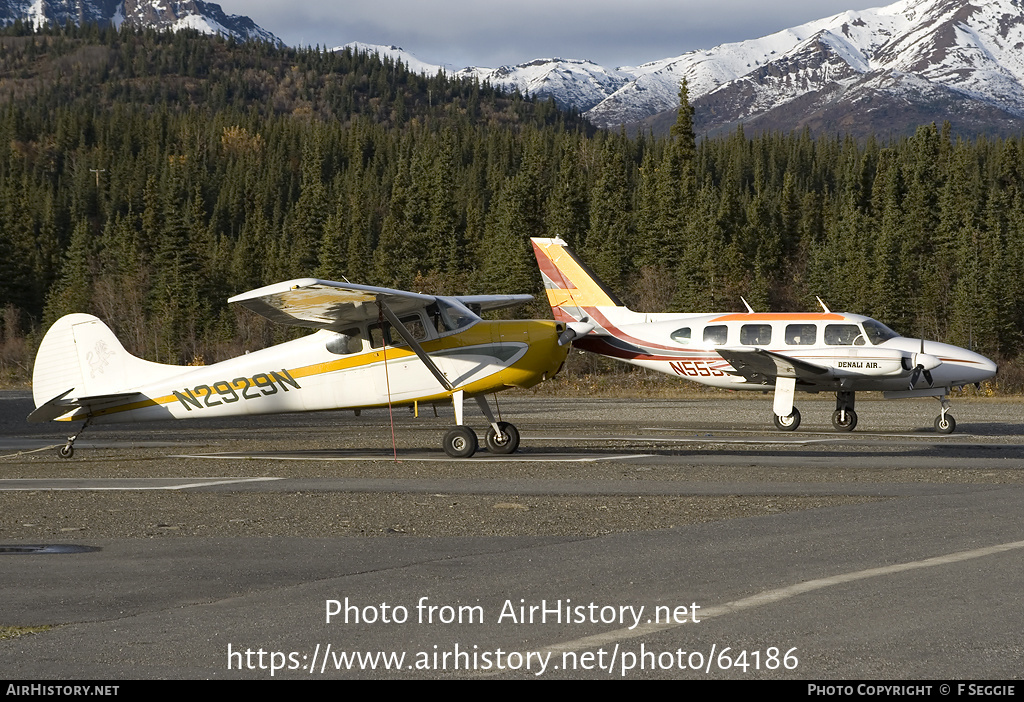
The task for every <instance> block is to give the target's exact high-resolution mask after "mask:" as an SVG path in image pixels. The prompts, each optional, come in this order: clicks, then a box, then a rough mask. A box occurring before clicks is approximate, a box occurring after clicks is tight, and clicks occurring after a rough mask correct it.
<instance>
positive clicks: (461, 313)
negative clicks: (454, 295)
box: [427, 298, 480, 333]
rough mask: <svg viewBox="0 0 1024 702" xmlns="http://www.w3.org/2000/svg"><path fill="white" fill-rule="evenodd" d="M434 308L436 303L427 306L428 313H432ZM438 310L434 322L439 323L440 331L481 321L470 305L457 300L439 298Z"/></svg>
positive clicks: (459, 327)
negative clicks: (470, 308)
mask: <svg viewBox="0 0 1024 702" xmlns="http://www.w3.org/2000/svg"><path fill="white" fill-rule="evenodd" d="M434 308H435V305H431V306H430V307H429V308H427V311H428V314H431V313H432V312H433V311H434ZM436 312H437V315H436V316H435V317H434V324H436V325H437V330H438V332H442V333H443V332H450V331H456V330H458V329H465V328H466V327H469V326H472V325H473V324H476V323H477V322H479V321H480V318H479V317H477V316H476V315H475V314H473V313H472V312H471V311H470V310H469V308H468V307H465V306H464V305H461V304H460V303H458V302H457V301H455V300H445V299H442V298H437V303H436ZM432 316H433V315H432Z"/></svg>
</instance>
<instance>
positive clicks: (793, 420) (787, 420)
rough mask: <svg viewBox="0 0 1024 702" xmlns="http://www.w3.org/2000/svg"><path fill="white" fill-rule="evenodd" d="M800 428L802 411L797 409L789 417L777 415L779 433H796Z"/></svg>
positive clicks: (776, 425)
mask: <svg viewBox="0 0 1024 702" xmlns="http://www.w3.org/2000/svg"><path fill="white" fill-rule="evenodd" d="M798 426H800V410H798V409H797V408H796V407H794V408H793V411H792V412H791V413H790V414H789V416H788V417H780V416H779V415H777V414H776V415H775V428H776V429H778V430H779V431H795V430H796V428H797V427H798Z"/></svg>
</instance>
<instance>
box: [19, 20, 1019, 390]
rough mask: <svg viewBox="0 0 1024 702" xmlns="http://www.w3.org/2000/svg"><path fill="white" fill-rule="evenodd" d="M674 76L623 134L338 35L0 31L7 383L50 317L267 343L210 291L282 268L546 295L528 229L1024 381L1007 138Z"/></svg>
mask: <svg viewBox="0 0 1024 702" xmlns="http://www.w3.org/2000/svg"><path fill="white" fill-rule="evenodd" d="M681 95H682V97H683V98H684V100H683V107H682V108H681V109H680V111H679V117H678V121H677V123H676V125H675V127H674V128H673V130H672V134H671V135H670V136H669V137H666V138H654V137H652V136H650V135H644V134H641V135H639V136H636V137H629V136H627V135H626V134H625V133H624V132H619V133H615V132H604V131H598V130H595V129H593V128H592V127H590V126H589V125H588V124H587V123H586V122H585V121H584V120H583V119H582V118H580V116H579V115H577V114H573V113H571V112H562V111H560V110H559V109H557V107H556V106H555V105H554V104H553V103H551V102H542V101H535V100H533V99H531V98H529V97H528V96H523V95H520V94H506V93H502V92H499V91H497V90H495V89H492V88H491V87H489V86H488V85H481V84H479V83H474V82H466V81H456V80H452V79H450V78H449V77H447V76H445V75H443V74H440V75H436V76H421V75H417V74H414V73H410V72H409V71H408V70H407V69H406V67H405V66H404V65H403V64H401V63H396V62H392V61H390V60H388V59H386V58H385V59H381V58H378V57H377V56H376V55H366V54H353V53H352V52H351V51H348V50H345V51H339V52H330V51H326V50H321V49H319V48H317V49H313V48H310V49H289V48H279V47H275V46H271V45H268V44H261V43H256V42H248V43H237V42H234V41H232V40H227V39H224V38H221V37H212V36H205V35H199V34H197V33H193V32H189V31H182V32H178V33H174V34H172V33H160V32H155V31H134V30H128V29H124V30H122V31H116V30H113V29H110V28H101V27H97V26H83V27H75V26H70V25H68V26H64V27H49V28H46V29H42V30H40V31H33V30H31V29H29V28H26V27H24V26H22V25H21V24H16V25H13V26H11V27H8V28H6V29H4V30H0V252H2V253H0V308H2V309H0V313H2V320H0V380H3V381H5V382H24V381H26V380H27V379H28V378H29V377H30V374H31V365H32V360H33V357H34V352H35V345H37V344H38V341H39V339H40V338H41V336H42V333H43V332H44V331H45V329H46V328H47V327H48V326H49V324H51V323H52V322H53V321H54V320H56V319H57V318H58V317H60V316H61V315H63V314H66V313H69V312H89V313H92V314H96V315H97V316H99V317H100V318H102V319H103V320H104V321H105V322H107V323H108V324H109V325H110V326H111V328H112V329H113V330H114V332H115V333H116V334H117V336H118V337H119V338H120V339H121V340H122V341H123V343H124V345H125V347H126V348H127V349H128V350H129V351H130V352H132V353H135V354H136V355H139V356H142V357H144V358H147V359H150V360H154V361H160V362H165V363H189V362H205V363H211V362H214V361H218V360H222V359H224V358H227V357H230V356H233V355H237V354H238V353H241V352H244V351H245V350H248V349H254V348H259V347H262V346H265V345H268V344H271V343H274V342H277V341H281V340H284V338H285V336H284V335H285V334H287V333H288V332H286V331H285V330H283V329H281V328H277V327H274V326H273V325H271V324H269V323H264V322H263V320H262V319H260V318H256V317H255V316H253V315H250V314H248V313H245V312H244V311H238V310H234V309H231V308H230V307H229V306H228V305H227V303H226V299H227V298H228V297H229V296H231V295H234V294H237V293H240V292H243V291H246V290H249V289H252V288H255V287H259V286H262V285H266V284H269V283H274V282H278V281H282V280H286V279H289V278H297V277H319V278H327V279H334V280H342V279H347V280H349V281H352V282H357V283H364V284H369V285H382V286H388V287H396V288H401V289H406V290H414V291H419V292H432V293H441V294H454V293H460V294H461V293H466V294H471V293H523V292H527V293H533V294H541V293H542V290H541V283H540V277H539V274H538V273H537V270H536V264H535V262H534V259H533V255H532V252H531V250H530V246H529V237H531V236H560V237H562V238H564V239H566V240H567V241H568V242H569V243H570V244H571V245H573V246H574V247H575V248H576V249H577V251H578V252H579V253H580V255H581V256H582V257H583V258H584V260H586V261H587V262H588V263H589V264H590V266H591V267H592V268H593V269H594V270H595V271H596V272H597V273H598V274H599V275H600V276H601V277H602V278H603V279H604V280H605V282H606V283H607V284H608V285H609V287H611V288H613V289H615V290H616V291H617V292H618V293H619V294H620V296H621V297H622V298H623V299H624V301H625V302H626V303H627V304H629V305H630V306H632V307H633V308H634V309H640V310H644V311H652V312H656V311H740V310H743V309H744V307H743V305H742V302H741V300H740V297H741V296H742V297H744V298H745V299H746V300H747V301H749V302H750V304H751V305H752V306H753V307H754V309H756V310H759V311H790V310H815V309H818V305H817V302H816V300H815V297H816V296H820V297H821V298H822V300H824V301H825V302H826V303H827V304H828V306H829V307H830V308H831V309H833V310H844V311H850V312H857V313H861V314H866V315H870V316H872V317H875V318H876V319H879V320H880V321H882V322H884V323H885V324H887V325H889V326H891V327H892V328H894V329H896V330H897V331H899V332H902V333H904V334H907V335H909V336H923V337H925V338H929V339H936V340H941V341H947V342H950V343H953V344H956V345H959V346H965V347H969V348H972V349H974V350H976V351H978V352H980V353H983V354H985V355H987V356H989V357H991V358H993V359H994V360H996V361H997V362H999V364H1000V367H1001V370H1000V375H999V376H997V378H996V384H997V385H999V386H1001V388H1002V389H1003V390H1004V391H1012V392H1017V391H1021V390H1024V372H1022V371H1024V363H1022V354H1024V143H1022V140H1021V137H1019V136H1018V137H1013V138H986V137H985V136H984V135H976V136H972V137H970V138H963V137H954V135H952V134H951V133H950V130H949V128H948V127H947V126H943V125H941V124H926V125H922V126H921V127H919V128H918V129H917V131H916V132H915V133H914V134H912V135H906V136H903V137H900V138H887V139H885V140H883V139H873V138H869V139H867V140H866V141H856V140H853V139H851V138H845V137H843V136H842V135H821V136H818V137H813V136H811V135H810V134H809V133H807V132H803V133H799V132H796V133H792V134H778V133H775V134H760V135H749V136H748V135H746V134H744V132H743V130H742V128H740V129H737V130H736V131H735V132H734V133H733V134H731V135H730V136H728V137H724V138H715V139H703V140H699V141H698V140H696V139H695V138H694V134H693V128H692V122H691V119H692V113H691V111H690V110H689V109H688V101H686V99H685V98H686V88H685V85H683V86H682V88H681ZM516 315H517V316H523V315H527V316H538V317H549V316H550V311H549V310H548V309H547V306H546V304H544V299H543V295H542V294H541V296H540V298H539V299H538V300H536V301H535V302H534V303H533V305H532V306H531V307H530V308H529V309H528V310H526V311H523V310H518V311H516ZM608 367H611V366H608Z"/></svg>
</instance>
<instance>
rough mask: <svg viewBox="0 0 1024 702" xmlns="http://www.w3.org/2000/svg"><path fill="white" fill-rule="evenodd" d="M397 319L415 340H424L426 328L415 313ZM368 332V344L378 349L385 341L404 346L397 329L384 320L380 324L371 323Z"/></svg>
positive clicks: (404, 343)
mask: <svg viewBox="0 0 1024 702" xmlns="http://www.w3.org/2000/svg"><path fill="white" fill-rule="evenodd" d="M398 321H400V322H401V323H402V325H403V326H404V327H405V328H406V329H407V330H408V331H409V334H410V335H411V336H412V338H413V339H415V340H416V341H417V342H421V341H425V340H426V339H427V328H426V327H425V326H424V324H423V320H422V319H420V316H419V315H417V314H410V315H406V316H405V317H399V318H398ZM369 332H370V346H371V347H373V348H375V349H379V348H380V347H381V346H382V344H383V342H385V341H386V342H387V345H388V346H406V345H407V344H406V341H405V339H403V338H402V335H401V334H399V333H398V330H397V329H395V328H394V327H392V326H391V325H390V324H389V323H387V322H384V324H383V325H381V324H380V323H379V322H377V323H374V324H371V325H370V327H369Z"/></svg>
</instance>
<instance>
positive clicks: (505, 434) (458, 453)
mask: <svg viewBox="0 0 1024 702" xmlns="http://www.w3.org/2000/svg"><path fill="white" fill-rule="evenodd" d="M462 400H463V394H462V391H461V390H456V391H455V392H454V393H453V394H452V404H454V405H455V423H456V424H458V425H459V426H457V427H455V428H453V429H451V430H449V431H448V433H446V434H445V435H444V443H443V447H444V452H445V453H447V454H448V455H449V456H451V457H452V458H469V457H470V456H472V455H473V454H474V453H476V450H477V448H479V445H480V443H479V440H478V439H477V437H476V432H474V431H473V430H472V429H470V428H469V427H467V426H465V425H463V423H462ZM476 403H477V405H479V407H480V410H481V411H482V412H483V413H484V416H485V417H487V421H488V422H489V423H490V425H491V426H490V427H489V428H488V429H487V435H486V436H485V437H484V441H485V442H486V444H487V450H488V451H489V452H490V453H496V454H502V455H505V454H509V453H514V452H515V450H516V449H517V448H519V430H518V429H516V428H515V426H514V425H512V424H509V423H508V422H499V421H497V420H496V419H495V418H494V414H493V413H492V412H491V407H490V405H488V404H487V398H486V397H483V396H482V395H481V396H478V397H477V398H476Z"/></svg>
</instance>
